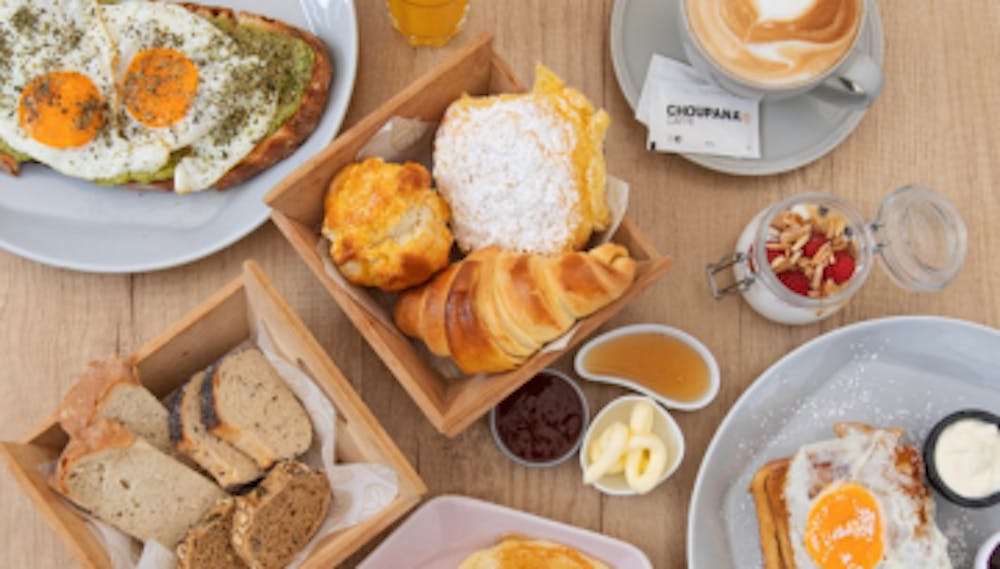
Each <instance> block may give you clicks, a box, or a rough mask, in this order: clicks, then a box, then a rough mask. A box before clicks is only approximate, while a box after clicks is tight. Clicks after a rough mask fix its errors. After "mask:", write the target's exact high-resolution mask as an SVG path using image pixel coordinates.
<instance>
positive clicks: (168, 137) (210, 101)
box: [103, 2, 239, 150]
mask: <svg viewBox="0 0 1000 569" xmlns="http://www.w3.org/2000/svg"><path fill="white" fill-rule="evenodd" d="M103 13H104V19H105V21H106V22H107V25H108V30H109V32H110V33H111V36H112V37H113V38H114V39H115V42H116V43H117V46H118V58H117V66H116V69H115V78H116V80H117V81H118V83H119V84H120V85H121V84H124V82H125V75H126V71H127V70H128V67H129V65H130V63H131V62H132V60H133V58H134V57H135V56H136V55H137V54H139V53H141V52H142V51H145V50H147V49H150V48H158V47H163V48H170V49H174V50H176V51H179V52H180V53H182V54H184V55H185V56H187V57H188V59H190V60H191V61H192V63H194V64H195V67H196V68H197V69H198V90H197V93H196V94H195V98H194V101H193V102H192V104H191V107H190V108H189V109H188V113H187V115H185V116H184V117H183V118H182V119H181V120H179V121H177V122H176V123H174V124H172V125H169V126H165V127H160V128H156V127H150V126H147V125H145V124H143V123H142V122H140V121H138V120H136V118H135V117H133V116H132V114H131V113H130V112H129V111H128V109H126V108H122V111H121V116H122V120H123V124H124V133H125V136H126V138H128V139H129V140H132V141H134V142H137V143H145V142H146V141H149V140H159V141H161V142H162V143H163V144H165V145H167V146H168V147H169V148H170V149H171V150H176V149H178V148H183V147H185V146H187V145H189V144H191V143H192V142H194V141H195V140H198V139H199V138H201V137H203V136H205V134H206V133H207V132H209V131H210V130H212V129H213V128H215V126H216V125H218V124H219V123H220V122H221V121H222V120H223V119H224V118H225V117H226V115H227V114H228V112H229V111H228V109H227V105H228V104H229V103H230V101H229V100H227V99H228V98H231V97H232V95H233V93H234V92H236V91H238V89H237V88H235V87H236V86H235V77H234V73H233V72H234V69H236V66H238V65H239V54H238V49H237V46H236V45H235V42H234V41H233V40H232V39H231V38H230V37H229V36H227V35H226V34H224V33H223V32H222V31H221V30H219V29H218V28H216V27H215V26H214V25H212V24H211V22H209V21H208V20H206V19H204V18H201V17H199V16H197V15H195V14H193V13H191V12H190V11H188V10H187V9H185V8H183V7H181V6H177V5H173V4H159V3H149V2H124V3H121V4H111V5H108V6H104V7H103Z"/></svg>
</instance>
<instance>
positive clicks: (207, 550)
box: [177, 498, 247, 569]
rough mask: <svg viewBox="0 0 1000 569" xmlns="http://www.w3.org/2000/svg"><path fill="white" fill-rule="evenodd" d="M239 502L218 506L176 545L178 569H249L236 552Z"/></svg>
mask: <svg viewBox="0 0 1000 569" xmlns="http://www.w3.org/2000/svg"><path fill="white" fill-rule="evenodd" d="M235 509H236V502H235V501H234V500H233V499H232V498H225V499H223V500H222V501H220V502H218V503H216V504H215V505H214V506H212V508H211V509H210V510H209V511H208V513H207V514H205V517H203V518H202V519H201V521H200V522H198V525H196V526H194V527H193V528H191V530H190V531H189V532H188V533H187V535H186V536H184V540H183V541H182V542H181V543H180V545H178V546H177V559H178V562H177V569H246V566H247V565H246V563H244V562H243V559H242V558H240V556H239V555H238V554H237V553H236V550H235V549H233V543H232V536H233V512H234V511H235Z"/></svg>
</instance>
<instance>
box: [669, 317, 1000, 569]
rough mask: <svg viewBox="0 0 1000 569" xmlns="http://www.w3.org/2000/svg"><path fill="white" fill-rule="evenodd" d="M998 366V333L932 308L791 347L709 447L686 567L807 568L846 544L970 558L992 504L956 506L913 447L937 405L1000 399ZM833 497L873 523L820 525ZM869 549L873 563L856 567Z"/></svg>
mask: <svg viewBox="0 0 1000 569" xmlns="http://www.w3.org/2000/svg"><path fill="white" fill-rule="evenodd" d="M997 369H1000V331H997V330H994V329H991V328H987V327H984V326H980V325H977V324H973V323H968V322H963V321H959V320H951V319H947V318H940V317H930V316H927V317H919V316H917V317H894V318H886V319H880V320H873V321H868V322H862V323H859V324H855V325H852V326H847V327H844V328H841V329H839V330H836V331H834V332H831V333H829V334H826V335H824V336H821V337H819V338H816V339H815V340H813V341H811V342H809V343H807V344H805V345H803V346H801V347H799V348H798V349H796V350H795V351H793V352H791V353H790V354H788V355H787V356H785V357H784V358H782V359H781V360H780V361H778V362H777V363H776V364H774V365H773V366H772V367H771V368H769V369H768V370H767V371H765V372H764V373H763V374H762V375H761V376H760V377H759V378H758V379H757V381H756V382H754V384H753V385H752V386H750V388H748V389H747V391H746V392H745V393H744V394H743V395H742V396H741V397H740V399H739V400H738V401H737V402H736V404H735V405H734V406H733V408H732V409H731V410H730V411H729V414H728V415H727V416H726V418H725V420H724V421H723V422H722V424H721V425H720V427H719V429H718V430H717V431H716V433H715V436H714V437H713V439H712V442H711V444H710V445H709V447H708V450H707V451H706V454H705V457H704V459H703V461H702V464H701V467H700V469H699V472H698V477H697V480H696V482H695V487H694V492H693V494H692V497H691V504H690V509H689V517H688V534H687V549H688V566H689V567H691V568H692V569H707V568H712V569H718V568H726V567H734V568H735V567H740V568H760V567H763V568H766V569H770V568H772V567H798V568H799V569H805V568H806V567H815V566H821V565H820V563H819V562H818V561H815V560H817V559H821V558H824V556H826V557H832V556H840V557H843V556H845V555H846V556H847V557H848V558H851V557H852V556H853V559H854V560H855V561H856V562H857V563H859V565H857V566H859V567H868V566H871V567H883V566H887V565H889V564H890V560H895V561H897V562H900V563H902V564H901V565H891V566H901V567H935V568H936V567H949V566H952V567H968V566H970V564H971V563H972V559H973V557H974V556H975V550H976V547H978V544H980V543H981V542H982V541H983V540H984V539H985V538H986V537H987V536H988V535H989V534H990V533H991V532H992V531H995V530H996V528H998V527H1000V508H996V507H992V508H982V509H972V508H963V507H960V506H958V505H956V504H955V503H952V502H950V501H948V500H946V499H945V498H944V497H943V496H942V495H941V494H939V493H937V492H936V491H934V490H932V489H930V487H929V486H928V485H927V480H926V479H925V477H924V474H923V472H924V466H925V465H924V462H923V457H922V456H921V452H920V449H922V448H923V446H924V442H925V439H926V438H927V436H928V433H929V432H930V431H931V429H932V428H933V427H934V426H935V424H936V423H937V422H938V421H940V420H941V419H943V418H944V417H945V416H947V415H949V414H951V413H953V412H955V411H957V410H960V409H967V408H978V409H985V410H991V409H992V410H996V409H1000V380H998V379H997V376H996V370H997ZM866 425H867V426H871V427H874V430H872V429H869V428H868V427H866ZM835 431H836V432H835ZM885 456H888V457H889V458H888V460H887V461H886V460H883V461H882V463H884V464H882V463H880V462H879V461H878V460H876V458H878V457H885ZM852 457H853V458H852ZM857 457H863V458H860V459H859V458H857ZM873 457H874V458H873ZM893 459H894V460H893ZM938 461H939V462H940V459H938ZM880 465H881V466H880ZM751 489H752V490H753V491H752V492H751ZM868 502H870V503H871V504H869V505H870V507H866V506H865V504H866V503H868ZM810 504H811V506H810ZM832 504H841V505H843V504H848V506H849V507H848V508H847V510H848V511H849V512H850V515H847V514H845V515H847V516H848V517H847V518H846V519H855V518H852V517H851V516H852V515H857V516H860V517H858V518H856V519H859V520H860V519H862V518H865V516H867V518H865V519H866V520H868V521H869V522H871V524H872V525H870V526H869V527H867V530H873V531H867V533H865V532H857V533H851V532H846V531H842V530H843V527H841V526H838V525H837V524H832V525H829V526H827V525H824V524H825V523H826V522H825V518H823V516H822V515H820V514H817V512H824V513H827V512H830V511H836V507H835V506H833V505H832ZM821 506H822V507H821ZM810 507H811V509H810ZM872 520H874V521H872ZM831 523H832V522H831ZM831 528H832V529H831ZM878 528H883V529H882V530H879V529H878ZM827 530H830V531H832V532H833V533H829V532H827V533H824V532H826V531H827ZM861 533H864V534H865V535H864V536H861ZM846 534H850V535H848V538H845V539H847V541H838V539H840V538H843V536H844V535H846ZM831 536H834V537H831ZM906 536H909V537H906ZM862 537H864V539H862ZM865 539H867V541H865ZM852 540H853V541H852ZM817 544H819V545H817ZM823 547H826V549H825V550H824V549H823ZM872 551H874V552H876V553H875V557H874V558H873V559H872V560H870V562H872V563H879V564H877V565H866V564H864V563H865V562H864V560H862V559H860V556H861V555H862V553H863V552H872ZM917 556H919V559H918V560H916V561H914V560H913V557H917ZM907 559H909V561H906V560H907ZM935 559H937V561H934V560H935ZM948 559H950V564H949V561H948ZM811 563H814V564H811ZM831 566H835V565H831Z"/></svg>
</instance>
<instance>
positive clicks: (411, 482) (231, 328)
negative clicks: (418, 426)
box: [0, 261, 427, 569]
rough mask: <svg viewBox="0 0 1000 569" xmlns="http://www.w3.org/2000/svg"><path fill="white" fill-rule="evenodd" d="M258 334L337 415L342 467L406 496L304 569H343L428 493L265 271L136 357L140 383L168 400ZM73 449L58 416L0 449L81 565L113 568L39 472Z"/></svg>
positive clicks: (327, 543) (247, 277)
mask: <svg viewBox="0 0 1000 569" xmlns="http://www.w3.org/2000/svg"><path fill="white" fill-rule="evenodd" d="M258 325H262V326H263V327H264V328H265V329H266V330H267V331H268V333H269V334H270V336H271V339H272V340H273V342H274V345H275V347H276V349H277V350H278V351H279V352H280V353H281V354H282V355H283V356H284V357H285V358H287V359H288V361H290V362H293V363H295V364H296V365H298V367H299V368H300V369H302V370H303V371H304V372H306V373H307V374H309V376H310V377H311V378H312V379H313V380H314V381H316V383H317V384H318V385H319V387H320V388H322V390H323V392H324V393H325V394H326V396H327V397H328V398H329V399H330V401H331V402H332V403H333V405H334V407H335V408H336V410H337V427H336V429H337V448H336V452H337V460H338V461H340V462H374V463H380V464H385V465H388V466H390V467H392V468H393V469H395V471H396V473H397V474H398V477H399V494H398V495H397V496H396V499H395V500H394V501H393V502H392V503H391V504H389V506H387V507H386V508H385V509H384V510H382V511H381V512H379V513H378V514H377V515H375V516H373V517H371V518H369V519H367V520H365V521H364V522H362V523H361V524H358V525H356V526H354V527H352V528H349V529H346V530H344V531H341V532H337V533H335V534H333V535H331V536H329V537H327V538H326V539H325V540H323V541H321V542H320V543H319V544H317V546H316V547H315V548H314V549H313V552H312V555H311V556H310V557H309V559H308V560H307V561H306V563H305V564H304V565H303V566H302V567H303V568H304V569H305V568H309V569H320V568H324V569H326V568H328V567H334V566H336V565H337V564H338V563H340V562H341V561H343V560H344V559H345V558H347V557H348V556H350V555H351V554H353V553H354V552H355V551H357V550H358V549H360V548H361V546H363V545H364V544H365V543H367V542H368V541H370V540H372V539H374V538H375V537H376V536H377V535H378V534H379V533H380V532H381V531H382V530H384V529H385V528H386V527H388V526H389V525H390V524H392V523H393V522H395V521H396V520H398V519H399V518H401V517H402V516H403V515H404V514H405V513H406V512H407V511H408V510H410V509H411V508H412V507H413V506H414V505H416V504H417V503H418V502H419V501H420V499H421V496H422V495H423V494H424V493H425V492H426V491H427V488H426V487H425V486H424V483H423V481H422V480H421V479H420V477H419V476H418V475H417V473H416V472H415V471H414V470H413V468H412V467H411V466H410V464H409V463H408V462H407V461H406V458H405V457H404V456H403V455H402V453H401V452H400V451H399V449H398V448H397V447H396V445H395V443H393V441H392V439H390V438H389V436H388V435H387V434H386V432H385V431H384V430H383V429H382V427H381V425H379V423H378V420H376V418H375V416H374V415H372V413H371V411H369V410H368V407H367V406H366V405H365V404H364V402H363V401H362V400H361V398H360V397H359V396H358V394H357V393H356V392H355V391H354V389H353V388H352V387H351V385H350V383H349V382H348V381H347V379H346V378H344V376H343V375H342V374H341V373H340V370H339V369H337V366H336V365H334V363H333V362H332V361H331V360H330V357H329V356H328V355H327V354H326V352H324V351H323V349H322V347H320V345H319V343H318V342H317V341H316V339H315V338H313V336H312V334H311V333H310V332H309V330H308V329H307V328H306V327H305V325H304V324H303V323H302V321H301V320H300V319H299V317H298V316H297V315H296V314H295V313H294V312H293V311H292V309H291V308H290V307H289V306H288V304H286V303H285V301H284V300H283V299H282V298H281V296H279V294H278V291H277V290H276V289H275V288H274V285H272V284H271V282H270V281H269V280H268V279H267V277H266V276H265V275H264V273H263V272H262V271H261V269H260V267H259V266H258V265H257V264H256V263H254V262H253V261H248V262H246V263H245V264H244V268H243V274H242V275H241V276H240V277H239V278H237V279H236V280H234V281H233V282H232V283H230V284H229V285H227V286H226V287H224V288H223V289H222V290H220V291H219V292H218V293H216V294H215V295H214V296H212V297H211V298H209V299H208V300H206V301H205V302H204V303H203V304H202V305H201V306H199V307H197V308H196V309H194V310H193V311H192V312H191V313H190V314H188V315H187V316H186V317H184V318H182V319H181V320H180V321H179V322H177V323H176V324H175V325H174V326H172V327H171V328H170V329H168V330H167V331H166V332H164V333H163V334H162V335H160V337H159V338H156V339H154V340H153V341H151V342H149V343H148V344H146V345H145V346H143V347H142V348H141V349H140V350H139V351H138V352H137V353H136V354H135V358H136V360H137V366H138V369H139V376H140V378H141V380H142V382H143V384H144V385H145V386H146V387H147V388H149V389H150V390H151V391H152V392H153V393H154V394H156V395H157V396H158V397H160V398H162V397H164V396H166V395H167V394H169V393H171V392H172V391H174V390H175V389H177V388H178V387H180V386H181V384H183V383H184V382H185V381H186V380H187V379H188V378H189V377H190V376H191V375H192V374H193V373H194V372H196V371H197V370H200V369H204V368H205V367H207V366H208V365H209V364H211V363H212V362H214V361H215V360H217V359H218V358H219V357H221V356H222V355H223V354H225V353H226V352H228V351H229V350H230V349H232V348H233V347H235V346H236V345H237V344H239V343H241V342H243V341H244V340H246V339H247V338H249V337H250V334H251V331H252V330H255V329H257V326H258ZM81 369H82V366H81ZM66 442H67V436H66V433H65V432H63V430H62V429H61V428H60V427H59V424H58V422H57V420H56V414H55V413H54V414H53V415H52V417H50V418H49V419H47V420H46V421H44V422H43V423H42V424H41V425H40V426H38V427H37V428H36V429H34V430H33V431H32V433H30V434H29V435H28V436H27V437H25V439H24V440H23V441H22V442H20V443H15V442H3V443H0V456H3V458H4V459H5V462H6V464H7V467H8V469H9V470H10V472H11V474H12V476H13V478H14V480H16V481H17V482H18V483H19V484H20V485H21V487H22V488H23V489H24V492H25V493H26V494H27V495H28V497H29V498H30V499H31V500H32V502H34V504H35V506H36V508H37V509H38V511H39V512H40V513H41V514H42V516H44V517H45V518H46V520H47V521H48V522H49V524H50V525H51V526H52V529H54V530H55V532H56V533H57V534H58V535H59V536H60V537H61V538H62V540H63V541H64V542H65V543H66V545H67V546H68V547H69V549H70V550H71V552H72V553H73V555H74V557H76V559H77V560H78V561H79V562H80V565H81V566H83V567H85V568H88V569H106V568H110V567H111V563H110V560H109V559H108V555H107V553H106V551H105V549H104V545H103V543H102V542H101V540H100V539H99V538H98V537H97V535H96V534H95V533H94V532H93V531H91V530H90V528H89V527H88V526H87V524H86V522H85V521H84V518H83V517H82V516H81V515H80V514H79V513H77V510H75V509H74V508H72V507H71V506H70V505H69V504H68V503H67V502H65V501H64V500H63V499H62V498H60V497H59V495H58V494H57V493H55V492H54V491H53V490H52V489H51V488H49V486H48V484H47V483H46V480H45V478H44V476H43V475H42V472H41V470H39V465H41V464H43V463H47V462H52V461H54V460H56V458H57V457H58V456H59V453H60V451H61V450H62V448H63V447H64V446H65V445H66Z"/></svg>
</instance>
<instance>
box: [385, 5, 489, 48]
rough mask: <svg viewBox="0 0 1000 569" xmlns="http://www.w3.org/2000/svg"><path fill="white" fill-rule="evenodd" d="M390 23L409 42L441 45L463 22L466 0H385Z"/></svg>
mask: <svg viewBox="0 0 1000 569" xmlns="http://www.w3.org/2000/svg"><path fill="white" fill-rule="evenodd" d="M388 3H389V15H390V16H391V17H392V25H393V26H395V28H396V29H397V30H399V31H400V33H402V34H403V35H404V36H406V39H407V40H409V41H410V45H413V46H420V45H430V46H434V47H441V46H443V45H444V44H446V43H448V40H450V39H451V38H452V37H454V36H455V34H457V33H458V32H459V31H460V30H461V29H462V26H463V25H464V24H465V14H466V12H467V11H468V9H469V0H388Z"/></svg>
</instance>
